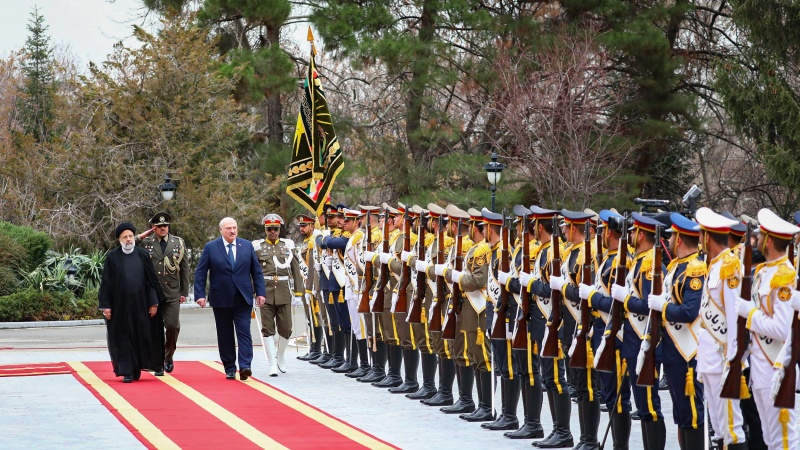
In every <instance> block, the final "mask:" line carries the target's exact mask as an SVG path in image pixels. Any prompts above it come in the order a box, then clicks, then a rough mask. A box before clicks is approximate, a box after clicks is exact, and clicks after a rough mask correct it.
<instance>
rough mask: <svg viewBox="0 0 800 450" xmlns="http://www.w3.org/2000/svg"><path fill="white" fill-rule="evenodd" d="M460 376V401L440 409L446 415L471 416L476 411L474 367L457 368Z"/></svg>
mask: <svg viewBox="0 0 800 450" xmlns="http://www.w3.org/2000/svg"><path fill="white" fill-rule="evenodd" d="M456 369H457V372H456V374H457V375H458V400H457V401H456V403H455V405H452V406H445V407H444V408H439V411H441V412H443V413H445V414H469V413H471V412H473V411H475V402H473V401H472V385H473V384H475V371H474V370H472V367H468V366H456Z"/></svg>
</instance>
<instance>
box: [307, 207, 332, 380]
mask: <svg viewBox="0 0 800 450" xmlns="http://www.w3.org/2000/svg"><path fill="white" fill-rule="evenodd" d="M331 208H333V207H332V206H331V205H330V204H325V205H324V206H323V209H322V213H321V214H320V215H319V216H318V217H317V223H316V224H315V230H314V252H313V256H314V271H315V272H316V283H315V284H314V292H312V293H311V295H313V296H314V297H315V298H316V299H317V304H319V305H320V307H319V315H320V318H322V336H323V339H322V340H321V341H323V342H324V343H325V350H324V351H322V354H321V355H320V356H319V357H318V358H316V359H312V360H309V361H308V362H310V363H311V364H314V365H322V364H325V363H328V362H330V360H331V359H333V326H332V325H331V321H330V317H328V305H327V304H328V276H329V275H330V271H329V269H328V267H327V266H325V265H324V264H323V263H324V262H325V256H327V253H328V252H327V251H325V250H323V249H322V248H321V247H320V246H321V245H322V238H323V237H324V236H325V235H329V234H330V227H329V225H328V217H334V216H335V214H333V215H332V216H331V215H330V213H331ZM334 226H335V224H334Z"/></svg>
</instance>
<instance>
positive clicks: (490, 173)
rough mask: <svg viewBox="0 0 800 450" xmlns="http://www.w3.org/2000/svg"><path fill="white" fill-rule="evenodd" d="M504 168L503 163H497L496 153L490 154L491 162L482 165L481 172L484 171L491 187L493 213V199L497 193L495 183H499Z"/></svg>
mask: <svg viewBox="0 0 800 450" xmlns="http://www.w3.org/2000/svg"><path fill="white" fill-rule="evenodd" d="M505 168H506V166H505V165H504V164H503V163H499V162H497V153H496V152H492V161H491V162H488V163H486V164H484V165H483V170H485V171H486V178H488V179H489V183H490V184H491V185H492V212H494V198H495V192H496V191H497V183H498V182H499V181H500V175H502V173H503V169H505Z"/></svg>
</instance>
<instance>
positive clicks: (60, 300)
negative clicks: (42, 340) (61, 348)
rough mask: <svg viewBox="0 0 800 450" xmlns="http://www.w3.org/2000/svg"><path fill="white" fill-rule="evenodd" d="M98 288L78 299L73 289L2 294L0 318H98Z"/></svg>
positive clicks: (29, 319) (1, 320) (17, 320)
mask: <svg viewBox="0 0 800 450" xmlns="http://www.w3.org/2000/svg"><path fill="white" fill-rule="evenodd" d="M97 318H100V313H99V311H98V310H97V291H90V292H88V293H87V294H85V295H84V296H83V297H82V298H80V299H76V298H75V296H74V295H73V294H72V292H69V291H66V292H41V291H38V290H36V289H26V290H23V291H19V292H16V293H14V294H11V295H6V296H3V297H0V322H29V321H47V320H77V319H97Z"/></svg>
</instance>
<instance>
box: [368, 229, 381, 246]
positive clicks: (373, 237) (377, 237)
mask: <svg viewBox="0 0 800 450" xmlns="http://www.w3.org/2000/svg"><path fill="white" fill-rule="evenodd" d="M369 242H370V243H372V244H380V243H381V242H383V233H381V230H380V228H378V227H375V228H373V229H372V231H370V232H369Z"/></svg>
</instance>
